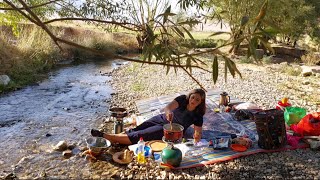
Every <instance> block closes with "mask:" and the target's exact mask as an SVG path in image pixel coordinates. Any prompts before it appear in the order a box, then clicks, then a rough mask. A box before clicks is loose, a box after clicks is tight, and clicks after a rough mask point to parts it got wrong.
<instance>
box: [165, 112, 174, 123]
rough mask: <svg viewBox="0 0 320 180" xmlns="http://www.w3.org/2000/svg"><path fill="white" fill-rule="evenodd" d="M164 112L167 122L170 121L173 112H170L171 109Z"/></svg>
mask: <svg viewBox="0 0 320 180" xmlns="http://www.w3.org/2000/svg"><path fill="white" fill-rule="evenodd" d="M165 113H166V118H167V120H168V121H169V122H172V120H173V112H171V111H169V110H168V111H166V112H165Z"/></svg>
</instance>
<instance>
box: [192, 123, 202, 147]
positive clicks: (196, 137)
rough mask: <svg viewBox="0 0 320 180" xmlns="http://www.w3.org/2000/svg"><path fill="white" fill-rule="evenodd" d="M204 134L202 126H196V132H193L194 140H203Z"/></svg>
mask: <svg viewBox="0 0 320 180" xmlns="http://www.w3.org/2000/svg"><path fill="white" fill-rule="evenodd" d="M201 136H202V127H199V126H194V134H193V139H194V142H195V143H197V142H199V141H200V140H201Z"/></svg>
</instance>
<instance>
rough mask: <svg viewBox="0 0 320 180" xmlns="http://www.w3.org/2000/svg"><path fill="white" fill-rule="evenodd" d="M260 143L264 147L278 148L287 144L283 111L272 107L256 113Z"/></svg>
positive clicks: (255, 118)
mask: <svg viewBox="0 0 320 180" xmlns="http://www.w3.org/2000/svg"><path fill="white" fill-rule="evenodd" d="M254 120H255V124H256V129H257V133H258V136H259V140H258V145H259V147H260V148H262V149H278V148H281V147H283V146H285V145H286V142H287V137H286V127H285V122H284V116H283V111H281V110H277V109H270V110H264V111H260V112H257V113H255V114H254Z"/></svg>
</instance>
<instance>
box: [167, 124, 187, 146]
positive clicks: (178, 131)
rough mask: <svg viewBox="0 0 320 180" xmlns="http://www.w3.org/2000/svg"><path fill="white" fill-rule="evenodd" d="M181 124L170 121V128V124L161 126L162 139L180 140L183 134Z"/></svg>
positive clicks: (169, 140)
mask: <svg viewBox="0 0 320 180" xmlns="http://www.w3.org/2000/svg"><path fill="white" fill-rule="evenodd" d="M183 129H184V128H183V126H181V125H180V124H177V123H172V129H171V125H170V124H165V125H164V126H163V134H164V140H165V141H168V142H176V141H180V140H181V139H182V136H183Z"/></svg>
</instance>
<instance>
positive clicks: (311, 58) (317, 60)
mask: <svg viewBox="0 0 320 180" xmlns="http://www.w3.org/2000/svg"><path fill="white" fill-rule="evenodd" d="M301 60H302V62H304V63H305V64H306V65H320V53H319V52H309V53H307V54H305V55H303V56H302V57H301Z"/></svg>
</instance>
